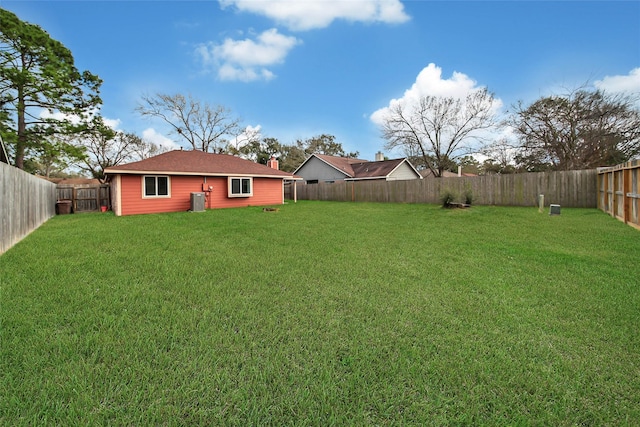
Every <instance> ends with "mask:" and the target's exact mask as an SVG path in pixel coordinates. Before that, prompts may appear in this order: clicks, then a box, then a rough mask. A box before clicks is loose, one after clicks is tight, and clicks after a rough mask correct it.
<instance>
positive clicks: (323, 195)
mask: <svg viewBox="0 0 640 427" xmlns="http://www.w3.org/2000/svg"><path fill="white" fill-rule="evenodd" d="M596 176H597V172H596V170H580V171H561V172H538V173H524V174H511V175H484V176H476V177H451V178H425V179H421V180H409V181H382V180H380V181H336V182H335V183H332V184H328V183H318V184H307V185H304V184H298V189H297V191H298V199H300V200H335V201H353V202H393V203H440V195H441V194H442V192H443V191H445V190H451V191H453V192H455V193H458V194H463V193H464V192H465V191H467V190H471V193H472V194H473V203H474V204H477V205H500V206H538V196H539V195H540V194H544V196H545V204H546V205H547V206H548V205H549V204H550V203H554V204H560V205H562V206H564V207H580V208H595V207H596V206H597V205H598V201H597V200H598V199H597V197H598V187H597V178H596ZM290 193H291V190H290V189H289V190H287V193H286V194H287V195H290ZM289 198H290V197H289Z"/></svg>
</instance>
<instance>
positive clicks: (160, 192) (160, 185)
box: [142, 176, 171, 197]
mask: <svg viewBox="0 0 640 427" xmlns="http://www.w3.org/2000/svg"><path fill="white" fill-rule="evenodd" d="M142 182H143V183H144V185H143V187H144V188H143V189H142V194H143V195H144V197H170V196H171V194H170V193H169V177H168V176H145V177H144V178H143V181H142Z"/></svg>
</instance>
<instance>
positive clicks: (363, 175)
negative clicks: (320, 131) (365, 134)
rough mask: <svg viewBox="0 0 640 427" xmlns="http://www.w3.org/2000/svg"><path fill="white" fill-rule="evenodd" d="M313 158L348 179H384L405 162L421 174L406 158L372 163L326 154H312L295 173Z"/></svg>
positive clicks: (417, 173)
mask: <svg viewBox="0 0 640 427" xmlns="http://www.w3.org/2000/svg"><path fill="white" fill-rule="evenodd" d="M312 157H317V158H318V159H320V160H322V161H323V162H325V163H327V164H328V165H330V166H332V167H333V168H335V169H337V170H339V171H340V172H342V173H344V174H346V175H347V176H348V178H347V179H356V180H357V179H372V178H384V177H386V176H388V175H389V174H391V173H392V172H393V171H394V170H395V169H396V168H397V167H398V166H400V165H401V164H402V163H403V162H407V164H408V165H409V166H411V168H412V169H413V170H414V171H415V172H416V175H417V176H420V173H419V172H418V171H417V170H415V168H414V167H413V165H411V163H409V161H408V160H407V159H406V158H401V159H391V160H380V161H377V162H370V161H368V160H362V159H352V158H348V157H338V156H328V155H326V154H312V155H311V156H310V157H309V158H308V159H307V160H305V161H304V162H303V163H302V164H301V165H300V166H299V167H298V168H297V169H296V170H295V171H294V173H296V172H298V170H300V169H301V168H302V167H303V166H304V165H305V163H307V162H308V161H309V159H311V158H312Z"/></svg>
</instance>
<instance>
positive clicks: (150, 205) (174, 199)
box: [114, 175, 284, 215]
mask: <svg viewBox="0 0 640 427" xmlns="http://www.w3.org/2000/svg"><path fill="white" fill-rule="evenodd" d="M142 180H143V176H142V175H121V176H120V193H119V197H118V203H119V206H118V207H117V209H114V211H115V212H116V215H118V214H120V215H135V214H145V213H162V212H182V211H187V210H189V209H190V208H191V193H194V192H202V188H203V184H204V185H205V186H206V187H208V186H212V187H213V191H212V192H211V193H205V194H206V199H205V208H207V209H218V208H233V207H244V206H264V205H274V204H282V203H284V194H283V190H282V188H283V181H282V179H274V178H253V196H252V197H233V198H230V197H228V187H227V178H226V177H206V183H205V178H204V177H202V176H171V177H170V183H169V188H170V194H171V197H150V198H143V197H142Z"/></svg>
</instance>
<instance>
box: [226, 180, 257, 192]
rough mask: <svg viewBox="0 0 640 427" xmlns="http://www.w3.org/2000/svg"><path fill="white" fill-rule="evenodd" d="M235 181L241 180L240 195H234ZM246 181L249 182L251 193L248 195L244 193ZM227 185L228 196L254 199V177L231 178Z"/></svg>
mask: <svg viewBox="0 0 640 427" xmlns="http://www.w3.org/2000/svg"><path fill="white" fill-rule="evenodd" d="M234 180H239V181H240V192H239V193H234V192H233V181H234ZM244 180H247V181H249V192H248V193H245V192H242V181H244ZM227 185H228V191H227V194H228V196H229V197H253V177H247V176H230V177H229V178H228V179H227Z"/></svg>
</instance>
